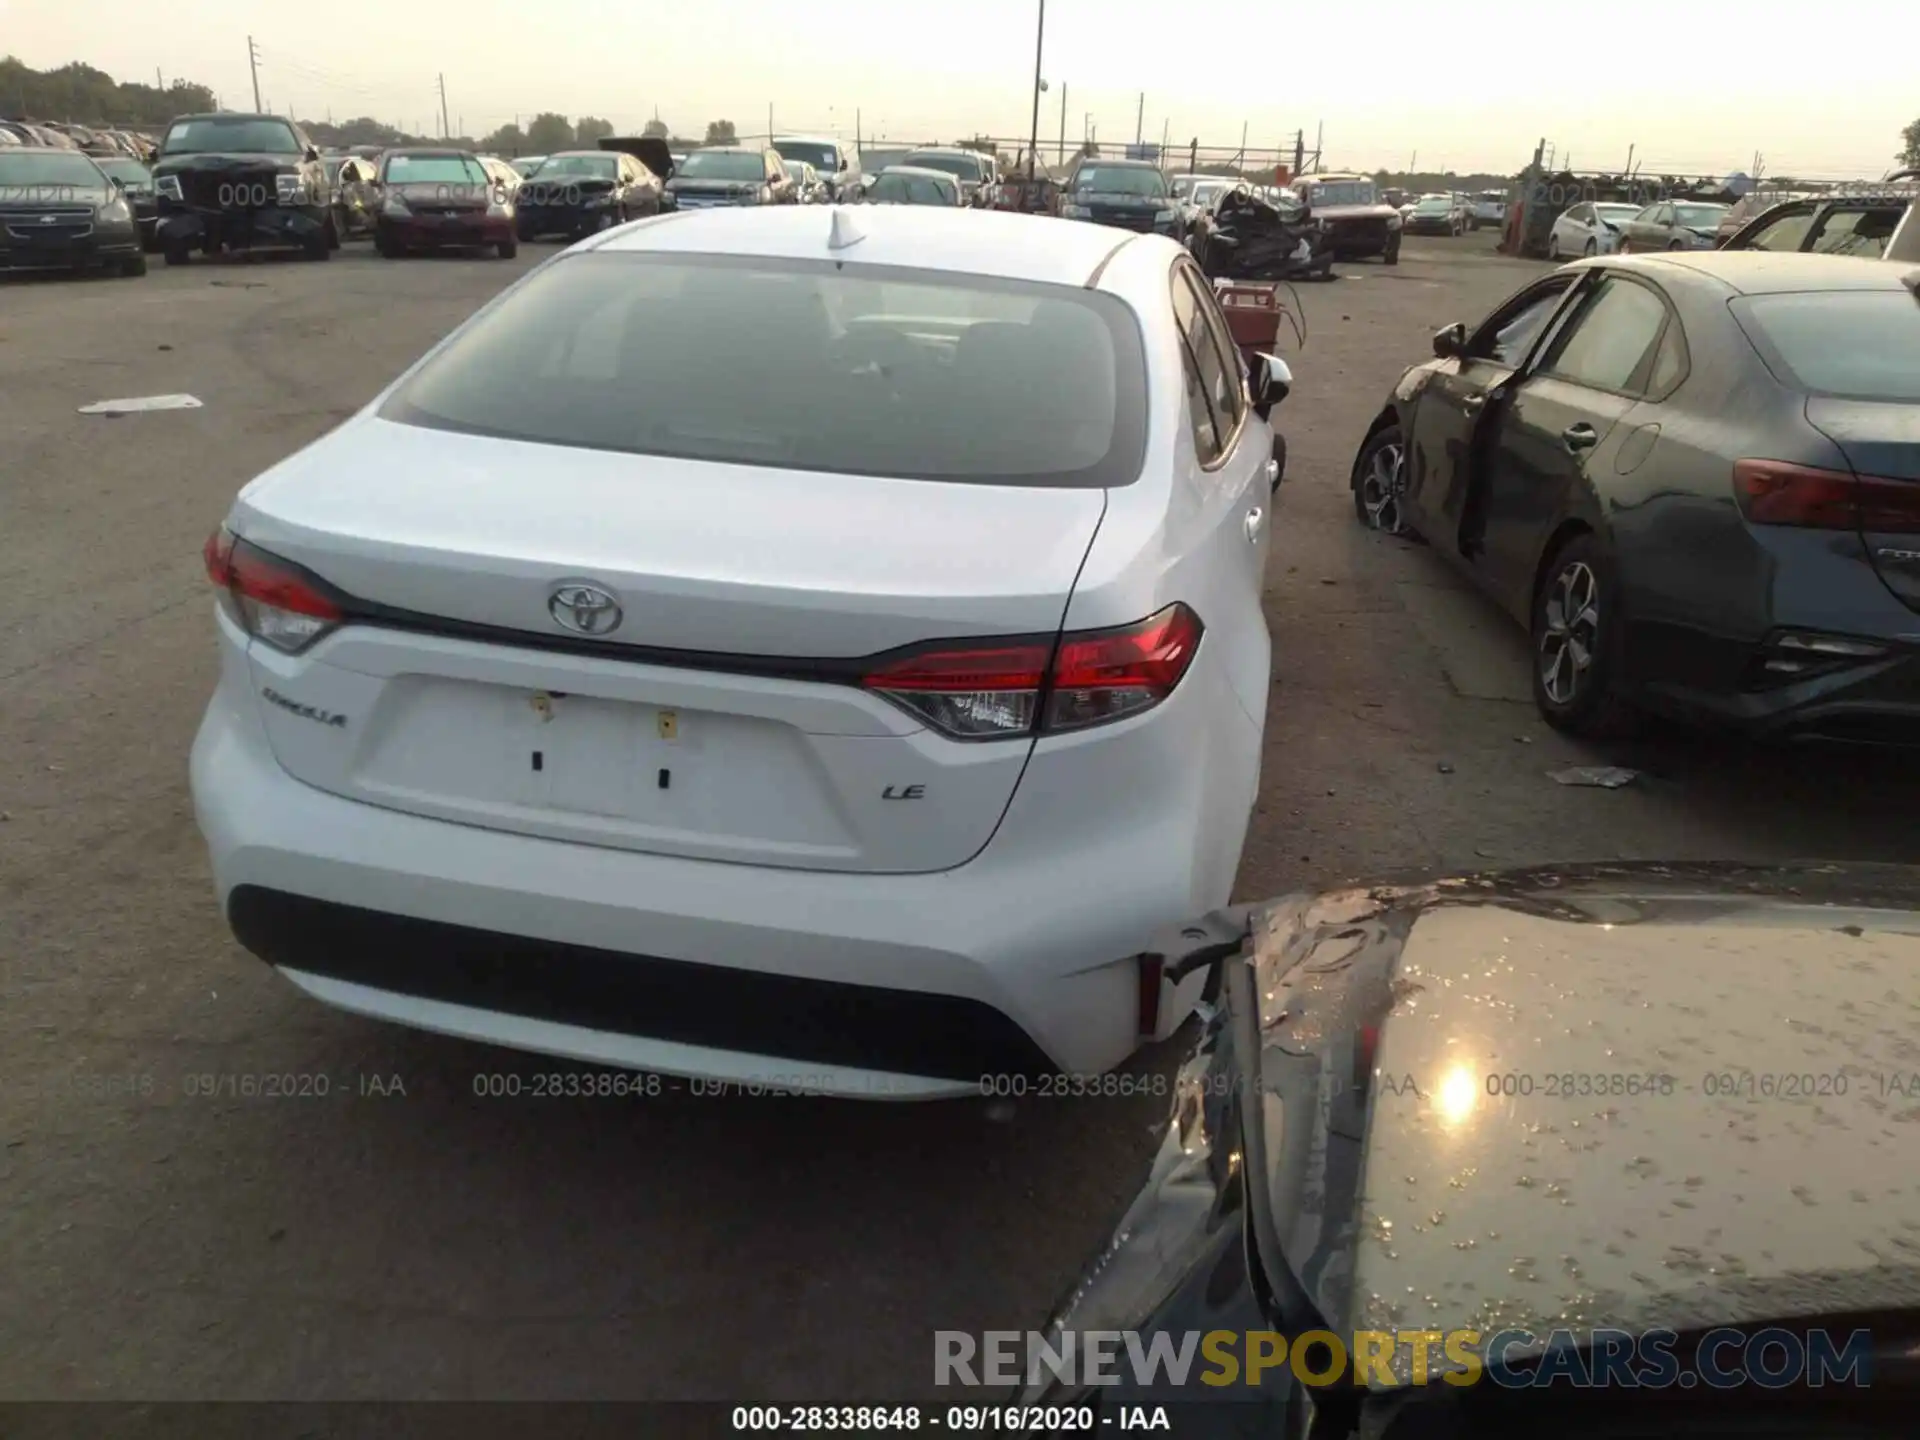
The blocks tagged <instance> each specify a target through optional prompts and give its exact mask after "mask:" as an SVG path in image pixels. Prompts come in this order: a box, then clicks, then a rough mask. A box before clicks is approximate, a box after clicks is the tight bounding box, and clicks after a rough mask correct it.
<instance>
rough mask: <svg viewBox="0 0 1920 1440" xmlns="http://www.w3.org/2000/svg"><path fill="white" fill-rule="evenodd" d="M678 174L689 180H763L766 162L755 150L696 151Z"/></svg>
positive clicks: (765, 176)
mask: <svg viewBox="0 0 1920 1440" xmlns="http://www.w3.org/2000/svg"><path fill="white" fill-rule="evenodd" d="M680 173H681V174H682V175H685V176H686V177H687V178H688V179H690V180H764V179H766V178H767V160H766V157H765V156H764V155H762V154H760V153H759V152H758V151H757V150H755V151H740V150H696V151H694V152H693V154H691V155H689V156H688V157H687V163H686V164H684V165H682V166H681V167H680Z"/></svg>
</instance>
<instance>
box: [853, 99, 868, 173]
mask: <svg viewBox="0 0 1920 1440" xmlns="http://www.w3.org/2000/svg"><path fill="white" fill-rule="evenodd" d="M862 118H863V117H862V116H861V113H860V107H859V106H858V105H856V106H854V107H853V158H854V159H856V160H858V159H859V158H860V152H861V151H862V150H864V149H866V146H865V145H864V144H863V143H861V140H860V121H861V119H862Z"/></svg>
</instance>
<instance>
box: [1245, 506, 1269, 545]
mask: <svg viewBox="0 0 1920 1440" xmlns="http://www.w3.org/2000/svg"><path fill="white" fill-rule="evenodd" d="M1266 527H1267V512H1266V511H1265V510H1263V509H1261V508H1260V507H1259V506H1255V507H1254V508H1253V509H1251V510H1249V511H1248V512H1247V539H1249V540H1252V541H1255V542H1258V540H1259V539H1260V532H1261V531H1262V530H1264V529H1266Z"/></svg>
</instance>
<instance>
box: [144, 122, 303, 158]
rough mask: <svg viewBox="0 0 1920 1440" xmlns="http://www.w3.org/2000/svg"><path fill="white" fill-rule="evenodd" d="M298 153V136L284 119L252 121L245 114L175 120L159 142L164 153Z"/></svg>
mask: <svg viewBox="0 0 1920 1440" xmlns="http://www.w3.org/2000/svg"><path fill="white" fill-rule="evenodd" d="M222 151H227V152H231V153H234V154H241V155H298V154H299V153H300V140H299V137H298V136H296V135H295V134H294V133H293V127H292V126H291V125H289V124H288V123H287V122H286V121H284V120H249V119H246V118H245V117H243V116H228V115H209V116H206V117H204V118H202V119H199V120H176V121H174V122H173V125H172V127H171V128H170V129H169V130H168V131H167V138H166V139H165V140H163V141H161V142H160V153H161V154H162V155H215V154H219V153H220V152H222Z"/></svg>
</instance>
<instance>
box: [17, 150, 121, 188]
mask: <svg viewBox="0 0 1920 1440" xmlns="http://www.w3.org/2000/svg"><path fill="white" fill-rule="evenodd" d="M103 183H105V182H103V181H102V180H101V178H100V169H99V167H98V166H97V165H95V164H94V163H93V161H91V160H89V159H88V158H87V157H86V156H85V155H82V154H81V153H80V152H79V151H78V150H30V151H28V152H26V153H25V154H20V155H15V154H10V153H9V154H4V155H0V186H34V185H53V186H59V185H67V186H80V187H83V188H85V189H88V190H98V189H99V188H100V187H101V185H102V184H103ZM0 198H5V199H29V198H30V199H39V198H40V197H39V196H19V195H11V194H9V195H6V196H4V197H0Z"/></svg>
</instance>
